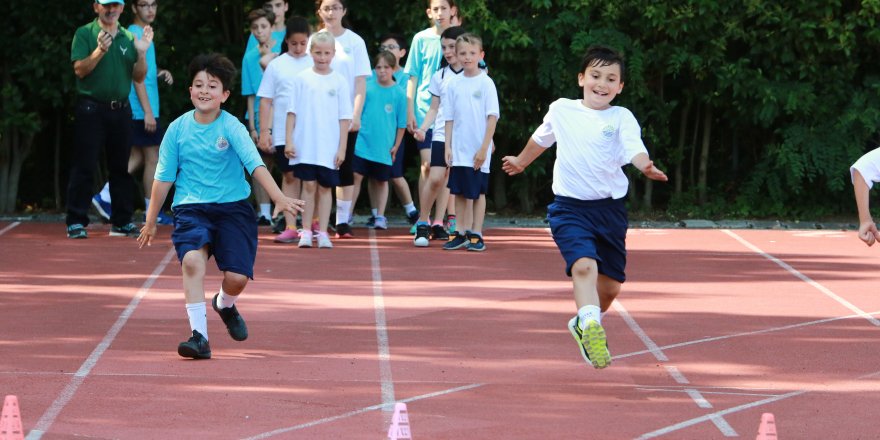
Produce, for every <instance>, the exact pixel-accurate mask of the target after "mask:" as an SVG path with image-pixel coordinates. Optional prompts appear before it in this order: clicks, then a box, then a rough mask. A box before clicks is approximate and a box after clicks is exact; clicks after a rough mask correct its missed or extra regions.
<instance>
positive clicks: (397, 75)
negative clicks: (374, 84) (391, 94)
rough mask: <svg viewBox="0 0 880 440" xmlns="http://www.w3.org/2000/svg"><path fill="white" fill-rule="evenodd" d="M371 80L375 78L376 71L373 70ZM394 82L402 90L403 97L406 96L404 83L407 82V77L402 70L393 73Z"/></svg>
mask: <svg viewBox="0 0 880 440" xmlns="http://www.w3.org/2000/svg"><path fill="white" fill-rule="evenodd" d="M372 78H373V79H374V80H375V78H376V71H375V70H374V71H373V76H372ZM394 82H395V83H396V84H397V85H398V86H400V88H401V89H402V90H403V96H404V97H405V96H406V83H408V82H409V75H408V74H407V73H406V72H405V71H404V70H403V69H400V70H398V71H397V72H394Z"/></svg>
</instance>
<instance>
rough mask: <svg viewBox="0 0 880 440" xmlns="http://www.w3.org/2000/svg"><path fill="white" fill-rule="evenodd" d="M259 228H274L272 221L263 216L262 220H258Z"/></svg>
mask: <svg viewBox="0 0 880 440" xmlns="http://www.w3.org/2000/svg"><path fill="white" fill-rule="evenodd" d="M257 226H272V220H269V219H267V218H266V217H265V216H262V215H261V216H260V218H258V219H257Z"/></svg>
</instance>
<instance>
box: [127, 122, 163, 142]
mask: <svg viewBox="0 0 880 440" xmlns="http://www.w3.org/2000/svg"><path fill="white" fill-rule="evenodd" d="M163 136H165V127H164V126H163V125H162V121H160V120H158V119H156V131H154V132H152V133H147V130H145V129H144V120H143V119H132V120H131V146H132V147H158V146H159V145H162V137H163Z"/></svg>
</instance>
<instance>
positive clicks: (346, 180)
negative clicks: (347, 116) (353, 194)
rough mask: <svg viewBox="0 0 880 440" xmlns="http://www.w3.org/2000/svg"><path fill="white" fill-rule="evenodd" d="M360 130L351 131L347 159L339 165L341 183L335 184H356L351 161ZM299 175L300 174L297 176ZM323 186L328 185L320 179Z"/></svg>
mask: <svg viewBox="0 0 880 440" xmlns="http://www.w3.org/2000/svg"><path fill="white" fill-rule="evenodd" d="M357 138H358V132H356V131H349V132H348V140H347V141H346V145H345V160H343V161H342V164H340V165H339V173H338V175H339V183H338V184H337V185H334V186H351V185H354V171H353V170H352V169H351V163H352V162H353V161H354V144H355V143H356V142H357ZM297 177H299V176H297ZM318 183H320V184H321V186H327V185H324V184H323V183H321V182H320V180H319V181H318Z"/></svg>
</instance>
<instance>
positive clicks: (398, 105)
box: [354, 77, 406, 165]
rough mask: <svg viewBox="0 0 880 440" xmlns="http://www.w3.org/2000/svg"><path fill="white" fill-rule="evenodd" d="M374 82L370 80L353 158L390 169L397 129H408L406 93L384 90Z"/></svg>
mask: <svg viewBox="0 0 880 440" xmlns="http://www.w3.org/2000/svg"><path fill="white" fill-rule="evenodd" d="M373 78H375V77H370V78H369V79H367V96H366V99H365V100H364V111H363V113H362V116H361V129H360V131H358V137H357V142H356V143H355V144H354V154H355V155H356V156H358V157H361V158H363V159H366V160H369V161H373V162H378V163H382V164H385V165H391V147H393V146H394V141H395V140H396V138H397V129H398V128H405V127H406V93H405V92H404V91H403V90H401V88H400V87H398V86H397V85H392V86H389V87H383V86H382V85H380V84H379V82H378V81H377V80H375V79H373Z"/></svg>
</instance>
